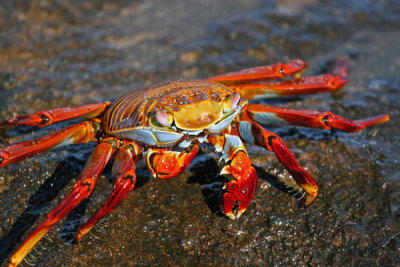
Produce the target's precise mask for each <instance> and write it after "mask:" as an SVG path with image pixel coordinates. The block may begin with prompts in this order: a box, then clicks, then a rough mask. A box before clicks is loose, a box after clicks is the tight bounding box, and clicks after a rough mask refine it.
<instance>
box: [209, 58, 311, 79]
mask: <svg viewBox="0 0 400 267" xmlns="http://www.w3.org/2000/svg"><path fill="white" fill-rule="evenodd" d="M306 67H307V63H306V62H304V61H301V60H292V61H290V62H289V63H286V64H282V63H277V64H274V65H270V66H261V67H255V68H251V69H245V70H241V71H236V72H230V73H226V74H222V75H218V76H214V77H210V78H208V80H210V81H213V82H218V83H222V84H225V85H234V84H242V83H246V82H256V81H266V80H274V79H283V78H284V77H286V76H289V75H292V74H295V73H297V72H299V71H301V70H303V69H304V68H306Z"/></svg>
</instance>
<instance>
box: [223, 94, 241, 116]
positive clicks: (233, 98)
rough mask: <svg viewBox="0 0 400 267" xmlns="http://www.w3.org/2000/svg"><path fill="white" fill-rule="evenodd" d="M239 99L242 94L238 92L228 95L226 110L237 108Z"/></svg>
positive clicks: (225, 104)
mask: <svg viewBox="0 0 400 267" xmlns="http://www.w3.org/2000/svg"><path fill="white" fill-rule="evenodd" d="M239 101H240V95H239V94H238V93H235V94H233V95H230V96H228V97H227V98H226V99H225V103H224V112H230V111H231V110H233V109H236V108H237V106H238V105H239Z"/></svg>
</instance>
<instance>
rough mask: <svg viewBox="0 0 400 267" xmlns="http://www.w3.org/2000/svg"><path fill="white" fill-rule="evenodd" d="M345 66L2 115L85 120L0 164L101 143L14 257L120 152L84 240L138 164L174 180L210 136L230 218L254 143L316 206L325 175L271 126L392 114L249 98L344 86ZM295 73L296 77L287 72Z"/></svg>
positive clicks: (240, 198)
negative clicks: (308, 166)
mask: <svg viewBox="0 0 400 267" xmlns="http://www.w3.org/2000/svg"><path fill="white" fill-rule="evenodd" d="M335 64H336V65H335V67H334V68H333V71H332V72H331V73H329V74H322V75H318V76H312V77H305V78H302V77H300V74H301V72H303V71H304V69H305V68H306V67H307V63H306V62H304V61H301V60H291V61H288V62H287V63H277V64H274V65H269V66H261V67H255V68H250V69H245V70H241V71H237V72H231V73H227V74H222V75H219V76H214V77H210V78H208V79H202V80H187V81H185V80H178V81H172V82H165V83H161V84H157V85H154V86H152V87H149V88H145V89H142V90H136V91H133V92H131V93H128V94H126V95H124V96H122V97H120V98H118V99H117V100H115V101H114V102H112V103H110V102H104V103H95V104H88V105H83V106H78V107H63V108H56V109H52V110H48V111H38V112H36V113H34V114H31V115H24V116H16V117H14V118H11V119H8V120H5V121H3V122H1V123H0V130H1V131H2V132H5V131H6V130H7V129H8V128H10V127H13V126H39V127H44V126H47V125H50V124H54V123H58V122H62V121H66V120H71V119H78V118H80V119H84V120H83V121H81V122H79V123H77V124H73V125H71V126H69V127H66V128H63V129H61V130H58V131H56V132H54V133H51V134H48V135H46V136H43V137H39V138H36V139H34V140H31V141H24V142H21V143H17V144H13V145H9V146H8V147H5V148H2V149H0V167H4V166H7V165H10V164H13V163H15V162H18V161H20V160H22V159H24V158H27V157H30V156H33V155H35V154H37V153H40V152H44V151H48V150H50V149H53V148H57V147H60V146H65V145H70V144H81V143H86V142H97V146H96V147H95V148H94V151H93V152H92V154H91V155H90V157H89V159H88V161H87V163H86V165H85V166H84V169H83V170H82V173H81V174H80V178H79V179H78V181H77V182H76V183H75V184H74V185H73V188H72V192H71V193H70V194H69V195H68V196H67V197H66V198H65V199H64V200H63V201H62V202H61V203H60V204H59V205H58V206H57V207H56V208H54V209H53V210H52V211H51V212H50V213H49V214H48V215H47V219H46V220H45V221H44V222H43V223H42V224H40V225H39V226H38V227H37V228H36V230H34V231H33V232H32V233H31V234H30V236H29V237H28V238H27V239H26V240H25V241H24V242H23V243H22V245H21V246H20V247H19V248H18V250H17V251H16V252H15V253H14V254H13V255H12V256H11V258H10V262H9V266H16V265H18V264H19V263H20V262H21V261H22V260H23V259H24V258H25V256H26V255H27V254H28V253H29V252H30V250H31V249H32V248H33V247H34V245H35V244H36V243H37V242H39V240H40V239H41V238H42V237H43V236H44V235H45V234H46V233H47V232H48V231H49V230H50V229H51V227H52V226H53V225H55V224H56V223H57V222H59V221H60V220H62V219H63V218H64V217H65V216H66V215H67V214H68V213H69V212H70V211H71V210H73V209H74V208H75V207H76V206H77V205H78V204H79V203H80V202H81V201H82V200H84V199H85V198H87V197H89V196H90V194H91V192H92V190H93V188H94V186H95V184H96V181H97V180H98V178H99V176H100V174H101V173H102V171H103V169H104V167H105V166H106V165H107V164H108V163H109V162H110V161H111V160H113V165H112V173H111V176H112V178H113V181H114V189H113V191H112V193H111V195H110V196H109V198H108V199H107V200H106V202H105V203H104V205H103V206H102V207H101V208H100V209H99V210H98V212H97V213H96V214H95V215H94V216H93V217H92V218H91V219H89V220H88V221H87V223H86V224H84V225H83V226H82V227H81V228H80V230H79V231H78V233H77V235H76V240H77V241H80V240H81V239H82V238H83V237H84V236H85V234H87V233H88V232H89V230H90V229H92V228H93V226H94V225H95V224H96V222H97V221H99V220H100V219H101V218H102V217H103V216H105V215H106V214H108V213H110V212H111V211H112V210H114V209H115V208H116V207H117V206H118V205H119V204H121V202H122V201H123V200H124V199H125V198H126V197H127V195H128V193H129V192H130V191H131V190H132V189H133V188H134V186H135V182H136V174H135V162H137V161H138V160H140V159H141V158H144V160H145V162H146V164H147V166H148V168H149V169H150V171H151V173H152V174H153V175H154V176H155V177H158V178H161V179H168V178H171V177H174V176H177V175H178V174H180V173H181V172H182V171H184V170H185V169H186V168H187V167H188V165H189V163H190V162H191V161H192V159H193V158H194V157H195V156H196V154H197V152H198V150H199V145H200V144H202V143H209V144H211V145H212V146H213V147H214V148H215V151H216V152H217V153H219V154H220V155H221V162H222V165H223V167H222V170H221V174H222V175H225V176H227V177H228V180H227V183H226V184H225V185H224V187H223V188H222V190H223V192H224V193H223V204H222V206H223V207H222V209H223V212H224V214H225V215H226V216H227V217H229V218H230V219H237V218H238V217H239V216H240V215H241V214H242V213H243V212H244V211H245V210H246V209H247V207H248V206H249V203H250V202H251V200H252V198H253V196H254V194H255V191H256V187H257V173H256V171H255V168H254V167H253V166H252V164H251V161H250V157H249V155H248V153H247V151H246V148H245V146H244V143H247V144H251V145H256V146H260V147H262V148H265V149H266V150H268V151H271V152H273V153H275V155H276V157H277V158H278V160H279V161H280V162H281V163H282V164H283V165H284V166H285V167H286V169H287V170H288V171H289V173H290V174H291V176H292V178H293V182H292V184H291V187H293V188H295V189H296V190H298V191H299V192H300V193H301V197H300V198H299V199H300V201H301V204H302V205H305V206H307V205H310V204H311V203H313V202H314V200H315V198H316V197H317V195H318V186H317V184H316V182H315V181H314V179H313V177H312V176H311V175H310V174H309V173H308V172H307V171H306V170H305V169H304V168H302V167H301V166H300V165H299V164H298V162H297V161H296V159H295V158H294V157H293V155H292V154H291V153H290V151H289V149H288V147H287V146H286V145H285V143H284V142H283V141H282V139H281V138H280V137H279V136H278V135H276V134H274V133H273V132H270V131H268V130H267V129H265V128H264V127H262V125H263V126H265V125H282V124H284V125H295V126H303V127H311V128H319V129H328V130H329V129H338V130H341V131H345V132H356V131H359V130H362V129H364V128H365V127H368V126H371V125H376V124H380V123H383V122H386V121H388V120H389V116H388V115H380V116H376V117H372V118H367V119H363V120H355V121H352V120H349V119H346V118H344V117H341V116H338V115H334V114H332V113H331V112H329V111H327V112H317V111H312V110H296V109H291V108H283V107H275V106H267V105H262V104H253V103H249V102H248V100H251V99H257V98H268V97H278V96H286V97H287V96H297V95H306V94H315V93H323V92H331V91H334V90H337V89H339V88H341V87H342V86H343V85H344V84H346V83H347V82H348V81H347V60H346V59H343V58H340V59H337V60H336V61H335ZM290 76H292V78H291V79H287V78H286V77H290ZM285 78H286V79H285ZM267 81H268V82H267Z"/></svg>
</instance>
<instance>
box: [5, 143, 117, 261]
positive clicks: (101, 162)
mask: <svg viewBox="0 0 400 267" xmlns="http://www.w3.org/2000/svg"><path fill="white" fill-rule="evenodd" d="M113 153H114V148H113V146H112V145H111V144H109V143H100V144H98V145H97V147H96V148H95V150H94V151H93V153H92V154H91V156H90V158H89V160H88V162H87V163H86V165H85V168H84V169H83V171H82V174H81V178H80V179H79V180H78V181H77V182H76V183H75V185H74V186H73V189H72V192H71V193H70V194H69V195H68V196H67V198H66V199H65V200H64V201H62V202H61V203H60V204H59V205H58V206H57V207H56V208H55V209H54V210H53V211H52V212H50V213H49V215H48V216H47V219H46V221H45V222H44V223H42V224H41V225H40V226H39V227H38V228H36V230H35V231H33V233H32V234H31V235H30V236H29V237H28V238H27V239H26V240H25V241H24V243H22V245H21V246H20V247H19V248H18V250H17V251H16V252H15V253H14V254H13V255H12V256H11V258H10V263H9V266H16V265H18V264H19V263H20V262H21V261H22V260H23V259H24V258H25V256H26V255H27V254H28V253H29V252H30V251H31V249H32V248H33V246H34V245H35V244H36V243H37V242H39V241H40V239H42V238H43V236H44V235H45V234H46V233H47V232H48V231H49V230H50V229H51V227H53V225H55V224H56V223H57V222H59V221H60V220H62V219H63V218H64V217H65V216H67V214H68V213H70V212H71V211H72V210H73V209H74V208H75V207H76V206H78V204H79V203H80V202H81V201H82V200H84V199H85V198H87V197H89V196H90V194H91V192H92V190H93V188H94V186H95V184H96V181H97V179H98V178H99V176H100V174H101V172H102V171H103V169H104V167H105V165H106V164H107V163H108V161H109V160H110V158H111V156H112V154H113Z"/></svg>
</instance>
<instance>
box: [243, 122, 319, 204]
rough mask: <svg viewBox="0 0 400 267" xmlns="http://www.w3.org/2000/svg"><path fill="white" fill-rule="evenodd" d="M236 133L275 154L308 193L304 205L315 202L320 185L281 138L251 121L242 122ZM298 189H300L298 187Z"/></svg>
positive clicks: (248, 141)
mask: <svg viewBox="0 0 400 267" xmlns="http://www.w3.org/2000/svg"><path fill="white" fill-rule="evenodd" d="M236 131H237V132H238V133H239V135H240V137H241V138H242V139H243V140H244V141H245V142H246V143H249V144H255V145H258V146H261V147H264V148H266V149H268V150H269V151H272V152H274V153H275V155H276V156H277V158H278V159H279V161H280V162H281V163H282V164H283V165H285V167H286V169H287V170H288V171H289V173H290V174H291V175H292V176H293V178H294V179H295V181H296V182H297V184H298V185H299V186H300V187H301V188H302V189H303V190H304V192H305V193H306V194H305V197H304V198H303V199H302V204H303V205H310V204H311V203H313V202H314V200H315V198H316V197H317V195H318V185H317V184H316V182H315V181H314V179H313V177H312V176H311V175H310V174H309V173H308V172H307V171H306V170H305V169H303V168H302V167H301V166H300V165H299V163H298V162H297V161H296V159H295V158H294V157H293V155H292V153H290V151H289V149H288V147H287V146H286V145H285V143H284V142H283V141H282V139H281V138H280V137H279V136H277V135H276V134H274V133H272V132H269V131H267V130H266V129H264V128H263V127H261V126H260V125H258V124H257V123H255V122H250V121H241V122H240V123H239V126H238V127H237V128H236ZM296 189H298V188H297V187H296Z"/></svg>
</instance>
